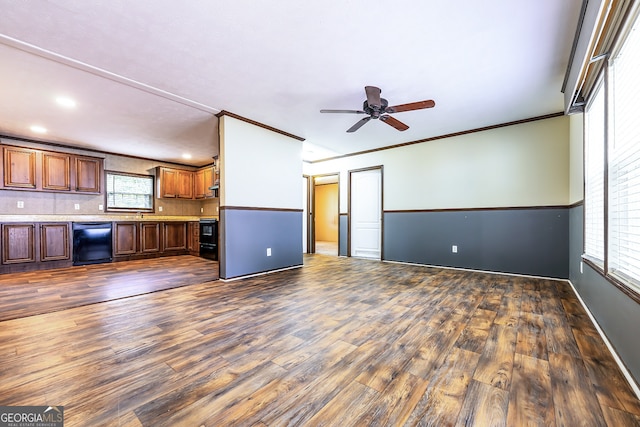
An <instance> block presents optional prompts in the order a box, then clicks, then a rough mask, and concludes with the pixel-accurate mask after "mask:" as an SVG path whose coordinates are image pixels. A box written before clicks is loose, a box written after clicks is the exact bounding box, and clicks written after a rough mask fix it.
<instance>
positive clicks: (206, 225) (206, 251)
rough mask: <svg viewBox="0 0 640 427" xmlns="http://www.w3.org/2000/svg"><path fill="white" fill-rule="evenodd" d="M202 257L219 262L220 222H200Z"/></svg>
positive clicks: (204, 220) (210, 220)
mask: <svg viewBox="0 0 640 427" xmlns="http://www.w3.org/2000/svg"><path fill="white" fill-rule="evenodd" d="M200 256H201V257H203V258H208V259H213V260H216V261H217V260H218V220H217V219H201V220H200Z"/></svg>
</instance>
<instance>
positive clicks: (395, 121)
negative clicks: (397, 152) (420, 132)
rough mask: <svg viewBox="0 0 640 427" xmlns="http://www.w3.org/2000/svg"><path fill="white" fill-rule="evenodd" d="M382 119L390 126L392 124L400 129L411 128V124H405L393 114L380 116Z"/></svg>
mask: <svg viewBox="0 0 640 427" xmlns="http://www.w3.org/2000/svg"><path fill="white" fill-rule="evenodd" d="M380 120H382V121H383V122H385V123H386V124H388V125H389V126H392V127H394V128H396V129H398V130H400V131H403V130H407V129H409V126H407V125H405V124H404V123H402V122H401V121H400V120H398V119H396V118H393V117H391V116H386V115H385V116H380Z"/></svg>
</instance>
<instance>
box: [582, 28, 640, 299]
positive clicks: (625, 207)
mask: <svg viewBox="0 0 640 427" xmlns="http://www.w3.org/2000/svg"><path fill="white" fill-rule="evenodd" d="M638 27H640V25H639V24H638V20H636V22H635V24H634V25H633V27H632V29H631V31H630V32H629V33H628V35H627V37H626V39H625V41H624V43H623V45H622V48H621V49H620V51H619V53H617V54H616V56H615V57H614V58H613V61H612V63H611V66H610V71H609V72H610V75H611V78H610V81H609V84H610V86H609V90H610V92H611V97H610V104H609V105H610V111H611V114H610V120H609V122H608V124H609V128H610V131H609V135H608V136H609V138H608V158H609V159H608V160H609V176H608V178H609V180H608V182H609V188H608V191H609V200H608V213H609V218H608V222H609V230H608V231H609V242H608V267H609V272H610V273H611V274H613V275H615V276H617V278H619V279H622V280H624V281H625V282H627V283H628V284H629V285H630V286H631V287H632V288H634V289H635V290H636V291H639V292H640V117H639V116H640V114H639V112H638V111H639V110H638V101H639V100H640V79H639V78H638V76H640V28H638ZM585 203H586V201H585Z"/></svg>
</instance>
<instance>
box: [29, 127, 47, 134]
mask: <svg viewBox="0 0 640 427" xmlns="http://www.w3.org/2000/svg"><path fill="white" fill-rule="evenodd" d="M30 129H31V131H32V132H35V133H47V128H44V127H42V126H38V125H33V126H31V128H30Z"/></svg>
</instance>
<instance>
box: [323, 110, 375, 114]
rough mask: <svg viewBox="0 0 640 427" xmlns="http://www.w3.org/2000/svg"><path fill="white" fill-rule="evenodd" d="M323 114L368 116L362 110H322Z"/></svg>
mask: <svg viewBox="0 0 640 427" xmlns="http://www.w3.org/2000/svg"><path fill="white" fill-rule="evenodd" d="M320 112H321V113H347V114H366V113H365V112H364V111H360V110H320Z"/></svg>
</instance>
